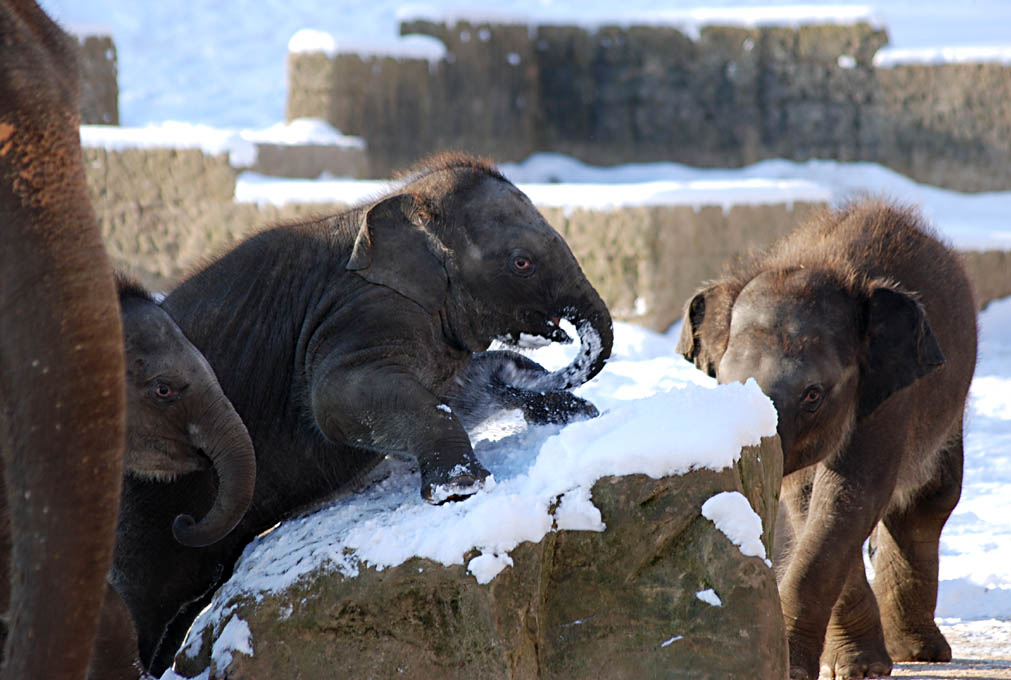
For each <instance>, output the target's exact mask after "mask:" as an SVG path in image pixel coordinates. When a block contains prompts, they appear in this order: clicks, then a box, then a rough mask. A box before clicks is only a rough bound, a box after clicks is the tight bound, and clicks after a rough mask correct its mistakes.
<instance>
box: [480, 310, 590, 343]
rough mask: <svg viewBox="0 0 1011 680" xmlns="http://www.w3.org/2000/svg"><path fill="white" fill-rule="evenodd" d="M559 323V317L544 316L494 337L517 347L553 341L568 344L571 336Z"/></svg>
mask: <svg viewBox="0 0 1011 680" xmlns="http://www.w3.org/2000/svg"><path fill="white" fill-rule="evenodd" d="M560 323H561V317H558V316H554V317H548V316H545V317H544V319H543V320H541V321H535V322H534V323H531V324H529V325H528V326H527V327H526V328H524V329H522V330H519V329H515V330H511V331H508V332H507V333H505V334H503V335H500V336H498V337H497V338H495V339H496V340H498V341H499V342H501V343H502V344H504V345H507V346H509V347H515V348H519V349H537V348H538V347H546V346H547V345H550V344H551V343H553V342H557V343H560V344H563V345H564V344H568V343H570V342H572V336H570V335H569V334H568V333H566V332H565V330H564V329H563V328H562V327H561V326H560V325H559V324H560Z"/></svg>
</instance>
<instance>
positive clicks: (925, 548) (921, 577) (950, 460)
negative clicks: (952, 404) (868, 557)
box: [874, 429, 963, 661]
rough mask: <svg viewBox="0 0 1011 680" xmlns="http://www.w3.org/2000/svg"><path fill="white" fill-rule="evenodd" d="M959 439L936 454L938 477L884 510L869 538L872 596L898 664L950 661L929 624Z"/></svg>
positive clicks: (956, 480)
mask: <svg viewBox="0 0 1011 680" xmlns="http://www.w3.org/2000/svg"><path fill="white" fill-rule="evenodd" d="M962 462H963V451H962V433H961V429H960V430H959V433H958V435H957V436H956V437H955V438H953V439H952V440H951V442H950V443H949V445H948V446H947V447H946V448H945V449H944V450H943V451H941V452H940V459H939V464H938V469H937V474H936V475H935V476H934V478H933V479H932V480H931V481H930V483H929V484H927V485H926V486H925V487H924V488H923V489H921V490H920V491H919V493H917V494H916V496H915V497H914V499H913V501H912V502H911V503H909V504H908V505H907V506H905V507H903V508H889V509H888V511H887V512H886V514H885V516H884V519H882V521H881V522H880V523H879V525H878V527H877V530H876V532H875V534H874V549H875V550H874V571H875V577H874V594H875V596H876V597H877V600H878V605H879V607H880V608H881V620H882V624H883V625H884V630H885V642H886V644H887V646H888V652H889V653H890V654H891V655H892V658H894V659H896V660H898V661H950V660H951V647H950V646H949V645H948V642H947V640H945V639H944V636H943V635H942V634H941V631H940V630H939V629H938V628H937V624H935V623H934V608H935V607H936V606H937V569H938V544H939V542H940V538H941V530H942V529H943V528H944V523H945V522H946V521H947V519H948V516H949V515H950V514H951V511H952V510H953V509H954V508H955V504H956V503H958V498H959V495H960V494H961V490H962Z"/></svg>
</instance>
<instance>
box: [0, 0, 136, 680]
mask: <svg viewBox="0 0 1011 680" xmlns="http://www.w3.org/2000/svg"><path fill="white" fill-rule="evenodd" d="M77 52H78V46H77V42H76V41H75V40H74V39H72V38H71V37H70V36H68V35H67V34H66V33H64V32H63V31H62V30H61V29H60V28H59V27H58V26H57V25H56V24H55V23H54V22H53V21H52V20H51V19H50V18H49V17H48V16H46V14H45V13H44V12H43V11H42V10H41V9H40V8H39V7H38V5H36V4H35V3H34V2H32V1H31V0H0V230H2V237H0V242H2V243H3V245H2V246H0V328H2V329H3V332H2V333H0V454H2V460H3V468H2V472H3V475H2V476H3V479H4V487H5V491H6V493H5V495H4V496H3V500H4V503H3V505H4V506H5V507H4V508H3V510H4V513H2V514H6V517H7V519H6V521H3V522H2V531H0V533H3V534H4V535H5V539H4V540H5V541H9V543H10V550H9V551H4V555H3V558H2V559H3V563H4V565H5V567H6V568H7V569H9V571H10V578H9V579H5V580H4V586H5V587H4V589H3V590H4V592H3V599H4V600H7V603H8V604H9V606H8V607H7V615H6V622H7V625H8V626H9V630H8V633H7V639H6V642H5V645H4V652H3V654H4V664H3V667H2V669H0V677H2V678H17V679H18V680H21V679H22V678H41V677H45V678H56V679H60V680H62V679H70V678H74V679H80V678H82V677H84V675H85V673H86V671H87V668H88V663H89V658H90V656H91V653H92V648H93V645H94V642H95V638H96V632H97V630H98V626H99V611H100V609H101V605H102V602H103V599H104V598H105V596H106V574H107V572H108V570H109V566H110V562H111V559H112V551H113V541H114V538H115V526H116V516H117V508H118V505H119V498H120V485H121V479H122V476H123V468H122V455H123V446H124V432H125V427H126V404H125V388H124V360H123V342H122V330H121V325H120V317H119V309H118V306H117V302H116V288H115V284H114V282H113V273H112V267H111V265H110V264H109V260H108V257H107V255H106V252H105V248H104V246H103V244H102V239H101V235H100V233H99V229H98V224H97V221H96V219H95V214H94V211H93V209H92V207H91V203H90V201H89V197H88V192H87V185H86V182H85V176H84V167H83V159H82V154H81V146H80V134H79V126H80V114H79V108H78V93H79V84H78V83H79V77H80V76H79V71H78V65H77ZM8 587H9V591H8Z"/></svg>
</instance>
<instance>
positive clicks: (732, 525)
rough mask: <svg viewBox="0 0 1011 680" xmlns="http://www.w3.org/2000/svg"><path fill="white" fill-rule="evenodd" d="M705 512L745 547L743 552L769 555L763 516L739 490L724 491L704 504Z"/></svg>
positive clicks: (731, 537)
mask: <svg viewBox="0 0 1011 680" xmlns="http://www.w3.org/2000/svg"><path fill="white" fill-rule="evenodd" d="M702 516H703V517H705V518H706V519H709V520H712V521H713V524H715V525H716V528H717V529H719V530H720V531H722V532H723V533H724V534H726V536H727V538H729V539H730V541H731V542H732V543H733V544H734V545H736V546H737V547H738V548H740V550H741V554H743V555H748V556H752V557H760V558H762V559H763V560H764V559H765V545H763V544H762V518H761V517H759V516H758V514H757V513H756V512H755V511H754V510H752V509H751V504H750V503H748V499H747V498H745V497H744V495H743V494H741V493H740V492H739V491H723V492H721V493H718V494H716V495H715V496H713V497H712V498H710V499H709V500H707V501H706V502H705V503H703V504H702Z"/></svg>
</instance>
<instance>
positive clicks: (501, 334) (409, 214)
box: [347, 154, 614, 391]
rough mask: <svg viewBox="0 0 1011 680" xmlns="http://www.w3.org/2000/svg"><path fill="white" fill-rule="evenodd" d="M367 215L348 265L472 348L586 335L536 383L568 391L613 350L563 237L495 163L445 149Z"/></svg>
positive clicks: (606, 320)
mask: <svg viewBox="0 0 1011 680" xmlns="http://www.w3.org/2000/svg"><path fill="white" fill-rule="evenodd" d="M424 168H425V169H424V171H423V172H422V173H420V174H418V175H417V176H414V177H410V178H409V181H407V182H406V184H405V185H404V186H403V188H402V189H401V190H400V192H399V193H397V194H395V195H393V196H391V197H389V198H386V199H384V200H382V201H380V202H379V203H377V204H375V205H373V206H371V207H369V208H368V209H367V211H366V212H365V213H364V217H363V219H362V223H361V227H360V230H359V232H358V236H357V239H356V241H355V244H354V251H353V253H352V256H351V258H350V261H349V262H348V264H347V268H348V269H350V270H352V271H356V272H357V273H358V274H360V275H361V276H363V277H364V278H366V279H367V280H369V281H371V282H373V283H378V284H381V285H384V286H387V287H389V288H392V289H394V290H396V291H397V292H399V293H401V294H402V295H404V296H405V297H408V298H410V299H412V300H414V301H416V302H417V303H418V304H420V305H421V306H422V307H424V308H425V309H427V310H429V311H430V312H433V313H440V314H442V315H443V318H444V322H445V326H446V328H445V330H446V332H447V334H448V335H449V336H451V337H452V338H453V339H454V340H455V341H456V342H457V343H458V344H459V345H460V346H462V347H464V348H466V349H469V350H470V351H472V352H479V351H483V350H485V349H487V347H488V345H489V344H490V342H491V341H492V340H503V341H505V342H506V343H507V344H516V343H519V342H521V341H522V340H524V339H527V338H528V337H529V336H533V337H539V338H544V339H547V340H550V341H557V342H569V341H570V340H571V338H569V336H568V335H567V334H566V332H565V331H564V330H563V329H562V328H561V327H559V322H560V321H561V319H567V320H568V321H570V322H572V324H573V325H574V326H575V328H576V331H577V332H578V334H579V339H580V343H581V347H580V350H579V352H578V354H577V355H576V357H575V359H573V361H572V362H571V363H570V364H569V365H568V366H566V367H564V368H562V369H561V370H559V371H557V372H555V373H551V374H547V375H545V376H543V377H541V378H539V379H538V381H537V384H536V385H528V386H527V387H528V388H530V389H535V388H536V389H540V390H545V391H557V390H568V389H571V388H573V387H576V386H578V385H581V384H582V383H584V382H586V381H587V380H589V379H590V378H592V377H593V376H595V375H596V374H597V373H598V372H599V371H600V369H601V368H603V366H604V362H605V361H606V360H607V358H608V357H609V356H610V353H611V345H612V342H613V339H614V338H613V330H612V327H611V316H610V314H609V313H608V310H607V307H606V306H605V305H604V302H603V301H602V300H601V299H600V296H599V295H598V294H597V292H596V290H594V288H593V286H592V285H591V284H590V283H589V281H587V279H586V277H585V276H584V275H583V272H582V270H581V269H580V267H579V263H578V262H577V261H576V258H575V256H573V254H572V251H571V250H570V249H569V247H568V245H567V244H566V243H565V241H564V239H563V238H562V237H561V235H559V233H558V232H557V231H555V230H554V229H553V228H552V227H551V226H550V225H548V223H547V222H546V221H545V220H544V218H543V217H542V216H541V214H540V213H539V212H538V211H537V209H536V208H535V207H534V205H533V204H532V203H531V202H530V199H529V198H527V196H526V195H525V194H523V193H522V192H521V191H520V190H519V189H517V188H516V187H515V186H514V185H513V184H512V183H510V182H509V181H508V180H507V179H505V177H503V176H502V175H501V174H500V173H499V172H498V171H497V170H495V169H494V168H492V167H491V166H490V165H488V164H486V163H484V162H482V161H479V160H477V159H474V158H472V157H469V156H464V155H456V154H446V155H443V156H440V157H437V158H436V159H434V160H430V161H426V162H425V164H424Z"/></svg>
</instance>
